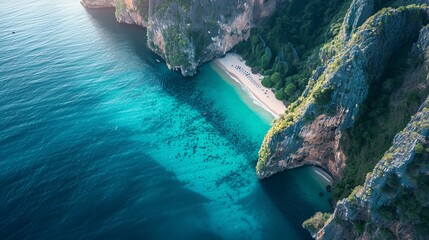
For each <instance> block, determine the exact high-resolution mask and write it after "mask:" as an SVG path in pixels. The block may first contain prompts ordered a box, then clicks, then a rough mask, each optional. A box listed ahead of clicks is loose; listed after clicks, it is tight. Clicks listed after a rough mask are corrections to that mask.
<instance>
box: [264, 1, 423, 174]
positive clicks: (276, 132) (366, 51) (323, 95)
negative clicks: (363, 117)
mask: <svg viewBox="0 0 429 240" xmlns="http://www.w3.org/2000/svg"><path fill="white" fill-rule="evenodd" d="M356 4H358V6H356ZM360 4H362V6H361V5H360ZM371 11H374V8H373V3H370V1H364V0H355V1H354V2H353V3H352V5H351V7H350V9H349V12H348V13H347V15H346V18H345V20H344V23H343V26H342V33H343V36H341V34H340V35H339V38H340V39H338V38H337V39H335V41H336V44H337V45H339V46H338V47H337V49H341V50H340V51H339V52H338V53H337V54H336V55H335V56H334V57H332V58H331V59H329V60H326V61H325V62H326V65H325V67H320V68H319V69H318V70H316V72H315V75H314V76H313V79H312V80H311V81H310V83H309V85H308V86H307V89H306V91H304V93H303V95H302V96H301V97H300V98H299V99H298V100H297V101H296V102H294V103H292V104H291V105H290V106H289V107H288V109H287V110H286V114H285V115H284V116H282V117H281V118H280V119H278V120H277V121H276V122H275V123H274V126H273V127H272V128H271V129H270V131H269V132H268V134H267V135H266V136H265V139H264V141H263V143H262V146H261V149H260V152H259V160H258V164H257V167H256V170H257V175H258V177H259V178H261V179H262V178H266V177H269V176H271V175H272V174H275V173H277V172H280V171H283V170H285V169H290V168H296V167H300V166H303V165H317V166H320V167H322V168H323V169H325V170H327V171H328V172H329V173H331V175H332V176H333V177H334V178H336V179H338V178H340V177H341V176H342V171H343V170H344V167H345V164H346V163H345V160H346V156H345V155H344V153H343V151H342V150H341V147H340V139H341V133H342V131H343V130H345V129H347V128H350V127H351V126H352V125H353V123H354V120H355V118H356V116H357V114H358V112H359V107H360V105H361V104H362V102H363V101H364V100H365V98H366V96H367V93H368V87H369V85H370V84H371V83H372V82H373V81H377V80H378V79H379V78H380V76H381V74H382V72H383V69H384V68H385V66H386V64H387V62H388V60H389V59H390V57H391V56H392V54H393V53H394V52H396V51H397V50H398V49H400V48H401V47H402V46H403V45H404V44H406V43H408V42H412V41H415V40H416V39H417V36H418V34H419V30H420V29H421V28H422V24H423V22H425V21H426V18H427V11H428V9H427V7H426V6H416V5H409V6H406V7H400V8H397V9H393V8H388V9H383V10H381V11H379V12H377V13H376V14H374V15H372V14H371V13H370V12H371ZM371 15H372V16H371ZM365 18H368V19H366V20H365ZM360 24H362V26H359V25H360ZM347 38H350V39H349V40H348V39H347ZM322 62H323V59H322Z"/></svg>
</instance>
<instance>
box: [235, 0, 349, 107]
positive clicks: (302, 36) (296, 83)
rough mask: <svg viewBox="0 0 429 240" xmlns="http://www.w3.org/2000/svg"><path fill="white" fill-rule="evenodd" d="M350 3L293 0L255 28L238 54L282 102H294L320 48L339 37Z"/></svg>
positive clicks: (340, 0) (314, 62) (316, 58)
mask: <svg viewBox="0 0 429 240" xmlns="http://www.w3.org/2000/svg"><path fill="white" fill-rule="evenodd" d="M349 3H350V1H349V0H302V1H292V2H291V3H288V4H286V5H285V6H284V7H282V8H281V9H279V10H278V11H277V13H276V15H274V16H273V17H271V18H270V19H268V20H267V21H266V22H264V23H262V24H261V25H260V26H258V28H254V29H252V32H251V37H250V40H249V41H247V42H244V43H242V44H240V45H239V46H238V47H237V51H238V52H239V53H240V54H241V55H242V56H243V57H244V59H246V64H247V65H249V66H250V67H252V71H253V72H259V73H261V74H263V75H265V76H266V77H265V78H264V79H263V81H262V84H263V85H264V86H265V87H267V88H274V89H275V90H276V97H277V98H278V99H279V100H287V101H289V102H292V101H294V100H295V99H296V98H298V97H299V95H300V94H301V92H302V91H303V90H304V88H305V86H306V85H307V82H308V79H309V77H310V76H311V74H312V71H313V70H314V69H315V68H316V67H317V65H318V64H319V60H318V59H319V57H318V53H317V52H318V51H317V50H318V49H319V48H320V46H321V45H322V44H323V43H325V42H327V41H329V40H331V39H332V38H333V37H334V36H335V35H337V34H338V32H339V29H340V26H341V23H342V19H343V17H344V15H345V12H346V10H347V8H348V6H349Z"/></svg>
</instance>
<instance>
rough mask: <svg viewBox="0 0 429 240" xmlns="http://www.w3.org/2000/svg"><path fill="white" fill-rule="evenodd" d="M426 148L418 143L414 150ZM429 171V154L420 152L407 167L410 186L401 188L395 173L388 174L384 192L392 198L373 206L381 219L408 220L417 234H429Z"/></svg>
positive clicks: (406, 221)
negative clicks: (377, 206)
mask: <svg viewBox="0 0 429 240" xmlns="http://www.w3.org/2000/svg"><path fill="white" fill-rule="evenodd" d="M425 141H426V140H425ZM425 147H428V145H427V144H423V143H417V144H416V153H417V152H420V150H417V149H420V148H421V150H424V149H425ZM428 170H429V153H428V152H425V151H421V153H418V154H416V156H415V158H414V161H413V162H411V163H410V164H409V165H408V166H407V169H406V174H407V177H408V178H409V179H410V181H411V184H412V187H406V188H404V187H402V186H401V184H399V179H397V178H398V177H397V176H396V174H394V177H392V176H389V177H388V179H387V181H386V183H385V185H384V186H383V191H384V192H386V193H387V194H390V195H393V196H395V197H394V198H392V199H391V200H390V201H389V203H387V204H385V205H383V206H381V207H380V208H378V209H375V210H376V211H377V212H378V213H379V214H380V216H381V217H382V218H383V219H385V220H388V221H398V220H399V221H401V222H403V223H409V224H411V225H413V226H414V227H415V229H416V231H417V232H418V233H419V234H420V235H423V236H429V175H427V171H428ZM393 179H396V180H393ZM392 181H393V182H392Z"/></svg>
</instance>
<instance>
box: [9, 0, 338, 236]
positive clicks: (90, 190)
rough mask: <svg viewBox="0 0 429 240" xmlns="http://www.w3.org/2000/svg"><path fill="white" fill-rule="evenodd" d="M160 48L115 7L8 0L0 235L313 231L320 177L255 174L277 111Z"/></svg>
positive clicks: (323, 204) (324, 202) (322, 205)
mask: <svg viewBox="0 0 429 240" xmlns="http://www.w3.org/2000/svg"><path fill="white" fill-rule="evenodd" d="M13 31H14V32H16V33H15V34H12V32H13ZM156 59H160V58H159V57H157V56H156V55H154V54H153V53H151V52H150V51H149V50H148V49H147V48H146V47H145V31H144V30H143V29H141V28H138V27H134V26H129V25H123V24H118V23H116V21H115V19H114V13H113V11H112V10H98V11H93V10H91V11H87V10H85V9H84V8H83V7H82V6H81V5H80V4H79V2H78V1H77V0H64V1H48V0H38V1H36V0H25V1H24V0H6V1H4V0H3V1H1V2H0V116H1V117H0V186H1V188H0V216H1V217H0V238H1V239H59V238H60V239H77V238H81V239H107V238H108V239H110V238H118V239H136V238H137V239H308V238H310V236H309V234H308V233H307V232H306V231H305V230H304V229H302V227H301V223H302V221H303V220H305V219H306V218H308V217H309V216H311V215H312V214H313V213H314V212H316V211H331V208H330V206H329V204H328V198H329V194H328V193H326V192H325V190H324V189H325V185H326V183H325V182H323V181H322V179H321V178H320V177H319V176H318V175H316V174H315V173H314V171H313V170H312V169H311V168H302V169H297V170H293V171H289V172H285V173H282V174H279V175H277V176H275V177H273V178H271V179H268V180H266V181H262V182H259V181H258V180H257V178H256V175H255V170H254V166H255V164H256V160H257V151H258V148H259V145H260V143H261V141H262V139H263V136H264V134H265V133H266V131H267V130H268V129H269V126H270V122H271V120H272V117H271V116H270V115H269V114H268V113H267V112H265V111H264V110H263V109H262V108H260V107H258V106H257V105H255V104H254V103H253V102H252V100H251V99H250V98H249V97H248V96H247V95H246V93H245V92H244V91H243V90H242V89H241V88H240V86H239V85H237V84H236V83H235V82H233V81H231V79H224V78H227V77H226V76H220V75H219V74H217V73H216V71H214V69H213V67H214V66H212V65H211V64H206V65H204V66H202V67H201V69H200V73H199V74H198V75H197V76H196V77H194V78H183V77H181V76H180V75H179V74H177V73H174V72H170V71H169V70H168V69H167V68H166V67H165V64H164V63H163V62H162V61H161V63H158V62H157V61H156ZM320 192H323V193H324V196H322V197H320V196H319V193H320Z"/></svg>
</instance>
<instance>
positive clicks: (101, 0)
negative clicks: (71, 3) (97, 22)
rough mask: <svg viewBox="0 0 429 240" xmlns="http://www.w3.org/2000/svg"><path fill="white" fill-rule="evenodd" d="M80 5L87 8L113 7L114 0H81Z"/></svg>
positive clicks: (114, 4)
mask: <svg viewBox="0 0 429 240" xmlns="http://www.w3.org/2000/svg"><path fill="white" fill-rule="evenodd" d="M81 3H82V5H83V6H85V7H87V8H114V7H115V6H116V2H115V0H82V1H81Z"/></svg>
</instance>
